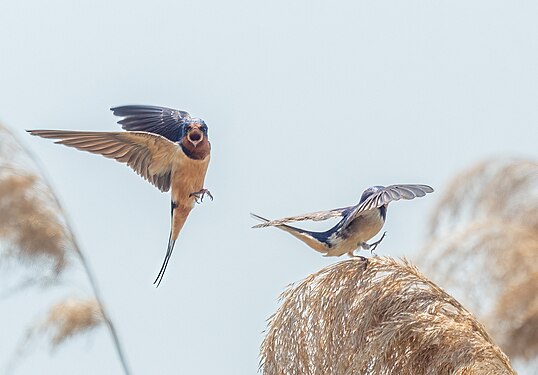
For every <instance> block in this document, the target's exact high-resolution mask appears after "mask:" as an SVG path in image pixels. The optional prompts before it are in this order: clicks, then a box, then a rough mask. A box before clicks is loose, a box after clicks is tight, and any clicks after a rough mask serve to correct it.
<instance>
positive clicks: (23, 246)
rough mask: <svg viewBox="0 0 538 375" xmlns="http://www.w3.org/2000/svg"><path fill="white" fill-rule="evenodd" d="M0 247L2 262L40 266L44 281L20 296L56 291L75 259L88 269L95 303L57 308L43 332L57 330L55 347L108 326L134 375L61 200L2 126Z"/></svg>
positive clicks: (29, 283) (37, 280) (35, 280)
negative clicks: (42, 289)
mask: <svg viewBox="0 0 538 375" xmlns="http://www.w3.org/2000/svg"><path fill="white" fill-rule="evenodd" d="M0 241H1V243H2V245H3V248H4V251H3V252H2V257H1V258H0V259H2V260H5V259H7V258H10V259H15V260H18V261H19V262H18V264H21V263H22V264H24V263H33V264H34V265H35V264H37V265H39V266H40V267H34V270H35V272H38V273H39V275H38V276H37V277H34V278H33V279H29V280H26V281H25V282H23V283H21V284H20V285H19V286H18V287H16V288H14V289H15V290H16V291H20V289H21V288H23V287H27V286H32V285H35V284H36V283H42V285H47V286H50V285H53V284H54V281H56V276H58V275H59V274H60V273H61V272H62V271H63V270H64V269H65V268H66V266H67V264H68V262H67V260H68V258H70V257H71V258H73V260H77V261H78V262H79V263H80V264H81V265H82V267H83V268H84V271H85V272H86V275H87V277H88V280H89V283H90V286H91V289H92V292H93V295H94V299H93V300H91V301H83V300H71V301H64V302H62V303H59V304H57V305H54V306H53V307H52V308H51V310H50V312H49V315H48V317H47V318H46V320H45V324H44V325H43V326H42V327H46V328H49V329H53V330H56V333H55V334H53V336H52V342H53V344H59V343H60V342H62V341H63V340H64V339H65V338H67V337H69V336H71V335H74V334H77V333H82V332H87V331H89V329H90V328H92V327H95V326H96V325H98V324H100V323H101V322H103V323H104V324H105V325H106V327H107V328H108V330H109V332H110V334H111V337H112V340H113V341H114V345H115V348H116V351H117V354H118V357H119V360H120V362H121V364H122V366H123V370H124V373H125V374H127V375H128V374H129V373H130V371H129V369H128V366H127V361H126V359H125V356H124V354H123V349H122V346H121V344H120V341H119V338H118V335H117V333H116V329H115V327H114V324H113V323H112V321H111V320H110V318H109V317H108V315H107V313H106V311H105V309H104V306H103V303H102V302H101V301H102V298H101V296H100V292H99V289H98V286H97V282H96V280H95V278H94V276H93V273H92V272H91V269H90V267H89V265H88V262H87V261H86V258H85V256H84V254H83V252H82V250H81V249H80V247H79V245H78V241H77V240H76V238H75V236H74V234H73V231H72V230H71V226H70V224H69V221H68V220H67V218H66V214H65V212H64V210H63V209H62V206H61V204H60V202H59V200H58V198H57V197H56V195H55V194H54V193H53V191H52V189H51V188H50V184H49V183H48V182H47V180H46V178H45V177H44V176H43V175H42V173H41V172H40V170H39V167H38V165H37V161H36V160H35V159H34V158H32V156H31V155H30V154H29V152H28V151H27V150H25V149H24V148H23V147H22V146H21V145H20V144H19V143H18V142H17V140H16V139H15V137H14V136H13V135H12V134H11V133H10V132H9V131H8V130H7V129H6V128H4V127H2V126H1V125H0ZM43 260H46V262H43ZM50 263H52V268H51V267H50V266H49V264H50ZM43 282H46V284H43ZM19 352H20V350H19Z"/></svg>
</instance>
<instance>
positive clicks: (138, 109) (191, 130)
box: [28, 105, 213, 286]
mask: <svg viewBox="0 0 538 375" xmlns="http://www.w3.org/2000/svg"><path fill="white" fill-rule="evenodd" d="M111 110H112V112H113V113H114V115H116V116H120V117H122V118H123V119H122V120H120V121H118V123H119V124H121V125H122V128H123V129H124V130H127V131H126V132H88V131H64V130H29V131H28V132H29V133H30V134H32V135H37V136H40V137H43V138H52V139H58V141H57V142H56V143H59V144H62V145H66V146H70V147H75V148H77V149H79V150H83V151H88V152H92V153H94V154H100V155H103V156H105V157H107V158H111V159H116V160H117V161H119V162H120V163H125V164H127V165H128V166H129V167H131V168H132V169H134V171H135V172H136V173H138V174H139V175H140V176H142V177H143V178H145V179H146V180H147V181H149V182H150V183H151V184H153V185H154V186H155V187H157V188H158V189H159V190H160V191H162V192H165V191H168V190H171V198H172V210H171V211H172V223H171V229H170V237H169V239H168V248H167V250H166V256H165V258H164V261H163V264H162V267H161V270H160V271H159V274H158V275H157V278H156V279H155V281H154V284H155V283H156V284H157V286H159V284H160V283H161V281H162V278H163V276H164V272H165V271H166V267H167V265H168V261H169V260H170V256H171V255H172V251H173V249H174V244H175V242H176V240H177V238H178V235H179V232H180V231H181V228H183V224H185V221H186V220H187V217H188V216H189V213H190V211H191V210H192V209H193V207H194V203H195V202H199V201H203V198H204V195H205V194H207V195H208V196H209V197H210V198H211V199H213V197H212V196H211V193H210V192H209V190H207V189H204V187H203V186H204V179H205V175H206V171H207V167H208V165H209V159H210V150H211V145H210V143H209V139H208V136H207V125H206V124H205V122H204V121H203V120H202V119H199V118H195V117H191V116H190V115H189V114H188V113H187V112H184V111H178V110H175V109H170V108H164V107H155V106H145V105H129V106H123V107H116V108H111Z"/></svg>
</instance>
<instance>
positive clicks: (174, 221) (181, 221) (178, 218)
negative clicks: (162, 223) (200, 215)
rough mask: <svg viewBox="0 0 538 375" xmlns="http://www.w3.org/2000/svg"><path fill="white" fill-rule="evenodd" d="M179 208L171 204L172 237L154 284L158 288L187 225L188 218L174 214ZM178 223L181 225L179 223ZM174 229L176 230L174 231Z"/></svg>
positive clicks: (169, 239)
mask: <svg viewBox="0 0 538 375" xmlns="http://www.w3.org/2000/svg"><path fill="white" fill-rule="evenodd" d="M177 207H178V206H177V204H175V203H174V202H171V209H170V215H171V223H170V237H168V248H167V249H166V255H165V256H164V261H163V265H162V266H161V270H160V271H159V274H158V275H157V278H156V279H155V281H154V282H153V284H157V287H159V285H161V281H163V277H164V273H165V272H166V267H167V266H168V261H170V257H171V256H172V252H173V251H174V245H175V243H176V239H177V236H178V234H179V231H180V230H181V228H182V227H183V224H184V223H185V219H186V217H184V218H183V217H182V216H181V215H178V213H177V212H174V210H175V209H176V208H177ZM178 221H179V223H177V222H178ZM175 227H177V228H175ZM174 228H175V229H176V230H174Z"/></svg>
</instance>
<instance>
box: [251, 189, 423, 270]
mask: <svg viewBox="0 0 538 375" xmlns="http://www.w3.org/2000/svg"><path fill="white" fill-rule="evenodd" d="M432 192H433V189H432V188H431V187H430V186H428V185H391V186H387V187H384V186H373V187H370V188H368V189H366V190H365V191H364V192H363V193H362V195H361V198H360V201H359V203H358V204H357V205H355V206H350V207H343V208H336V209H334V210H329V211H318V212H312V213H309V214H304V215H300V216H291V217H285V218H283V219H279V220H272V221H270V220H268V219H265V218H263V217H261V216H258V215H255V214H251V215H252V216H253V217H254V218H256V219H258V220H260V221H263V223H262V224H258V225H255V226H254V227H253V228H263V227H270V226H272V227H277V228H279V229H282V230H284V231H286V232H288V233H290V234H291V235H292V236H294V237H296V238H298V239H299V240H301V241H303V242H304V243H306V244H307V245H308V246H310V247H311V248H312V249H314V250H316V251H319V252H320V253H322V254H324V255H325V256H341V255H343V254H346V253H347V254H348V255H349V256H355V254H354V251H355V250H357V249H359V248H361V249H364V250H371V251H373V250H375V249H376V247H377V246H378V245H379V243H380V242H381V241H382V240H383V238H384V237H385V233H383V236H382V237H381V239H379V240H378V241H376V242H374V243H371V244H368V243H367V242H366V241H368V240H370V239H371V238H373V237H374V236H375V235H376V234H377V233H379V231H380V230H381V229H382V228H383V225H384V224H385V219H386V217H387V207H388V205H389V203H390V202H393V201H398V200H400V199H414V198H417V197H423V196H425V195H426V194H427V193H432ZM335 217H342V219H341V220H340V221H339V222H338V223H337V224H336V225H335V226H334V227H332V228H331V229H329V230H327V231H325V232H312V231H307V230H303V229H299V228H296V227H292V226H290V225H287V224H288V223H292V222H296V221H306V220H312V221H320V220H327V219H330V218H335ZM361 258H363V259H364V260H365V259H366V258H364V257H361Z"/></svg>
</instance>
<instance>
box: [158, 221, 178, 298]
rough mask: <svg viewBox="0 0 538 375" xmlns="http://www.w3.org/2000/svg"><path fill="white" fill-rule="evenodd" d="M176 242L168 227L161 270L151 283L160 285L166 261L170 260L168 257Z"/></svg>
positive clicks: (166, 264)
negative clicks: (166, 245) (168, 232)
mask: <svg viewBox="0 0 538 375" xmlns="http://www.w3.org/2000/svg"><path fill="white" fill-rule="evenodd" d="M175 243H176V240H173V239H172V229H170V237H169V238H168V248H167V249H166V255H165V257H164V261H163V265H162V266H161V270H160V271H159V274H158V275H157V277H156V278H155V281H154V282H153V284H157V287H159V285H161V281H163V277H164V272H165V271H166V267H167V266H168V261H169V260H170V257H171V256H172V252H173V251H174V245H175Z"/></svg>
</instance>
